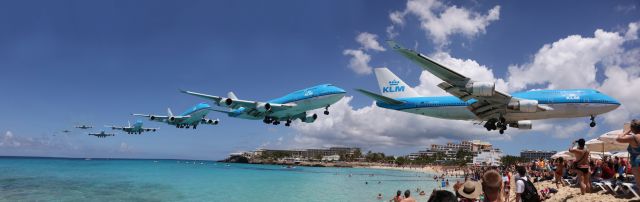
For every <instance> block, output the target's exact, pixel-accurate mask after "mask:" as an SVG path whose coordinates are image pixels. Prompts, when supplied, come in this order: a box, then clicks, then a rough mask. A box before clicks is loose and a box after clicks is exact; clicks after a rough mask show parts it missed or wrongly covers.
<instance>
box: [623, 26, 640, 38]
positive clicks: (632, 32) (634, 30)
mask: <svg viewBox="0 0 640 202" xmlns="http://www.w3.org/2000/svg"><path fill="white" fill-rule="evenodd" d="M638 28H640V25H638V23H637V22H633V23H629V28H628V29H627V33H625V34H624V38H625V39H626V40H636V39H638Z"/></svg>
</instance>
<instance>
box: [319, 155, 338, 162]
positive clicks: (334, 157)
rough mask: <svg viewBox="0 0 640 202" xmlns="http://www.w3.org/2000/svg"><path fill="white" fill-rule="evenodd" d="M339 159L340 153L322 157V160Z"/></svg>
mask: <svg viewBox="0 0 640 202" xmlns="http://www.w3.org/2000/svg"><path fill="white" fill-rule="evenodd" d="M339 160H340V155H329V156H323V157H322V161H339Z"/></svg>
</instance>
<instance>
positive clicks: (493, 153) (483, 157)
mask: <svg viewBox="0 0 640 202" xmlns="http://www.w3.org/2000/svg"><path fill="white" fill-rule="evenodd" d="M502 156H503V154H502V152H500V150H497V149H492V150H490V151H482V152H480V153H478V155H477V156H475V157H473V164H474V165H489V166H500V159H501V158H502Z"/></svg>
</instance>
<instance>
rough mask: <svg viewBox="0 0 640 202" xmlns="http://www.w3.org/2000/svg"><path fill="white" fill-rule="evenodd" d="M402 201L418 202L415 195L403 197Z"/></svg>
mask: <svg viewBox="0 0 640 202" xmlns="http://www.w3.org/2000/svg"><path fill="white" fill-rule="evenodd" d="M400 202H416V200H415V199H413V197H409V198H405V199H402V201H400Z"/></svg>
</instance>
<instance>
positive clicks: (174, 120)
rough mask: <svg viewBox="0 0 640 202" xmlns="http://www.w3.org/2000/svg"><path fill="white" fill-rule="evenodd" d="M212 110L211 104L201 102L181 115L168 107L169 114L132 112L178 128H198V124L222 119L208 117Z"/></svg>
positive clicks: (210, 123)
mask: <svg viewBox="0 0 640 202" xmlns="http://www.w3.org/2000/svg"><path fill="white" fill-rule="evenodd" d="M209 111H211V106H210V105H209V104H207V103H200V104H197V105H196V106H193V107H191V108H189V109H188V110H187V111H185V112H184V113H182V114H180V115H177V116H176V115H173V112H171V109H170V108H167V115H149V114H132V115H134V116H142V117H148V118H149V120H152V121H157V122H163V123H167V124H169V125H174V126H176V128H190V127H193V129H196V127H198V124H208V125H218V123H219V122H220V120H218V119H215V120H213V119H207V118H206V116H207V114H208V113H209Z"/></svg>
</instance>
